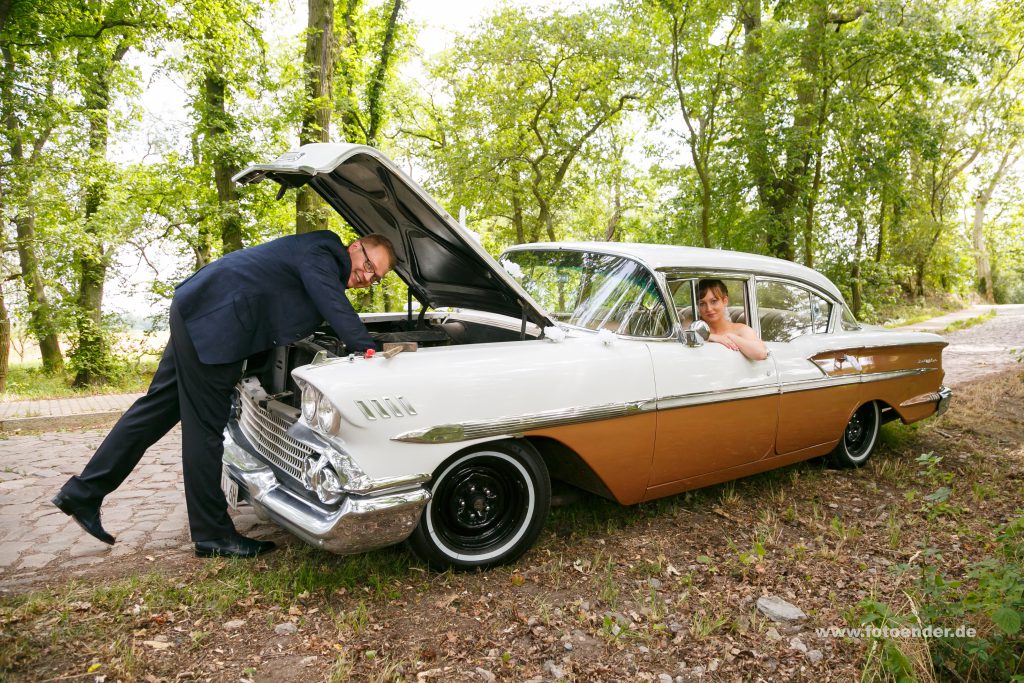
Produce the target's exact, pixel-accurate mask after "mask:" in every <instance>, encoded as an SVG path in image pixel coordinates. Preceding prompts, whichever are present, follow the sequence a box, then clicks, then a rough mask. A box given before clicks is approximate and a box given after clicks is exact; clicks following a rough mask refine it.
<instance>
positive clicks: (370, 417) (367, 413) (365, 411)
mask: <svg viewBox="0 0 1024 683" xmlns="http://www.w3.org/2000/svg"><path fill="white" fill-rule="evenodd" d="M356 405H357V406H358V407H359V410H361V411H362V412H363V416H364V417H366V419H367V420H376V419H377V416H376V415H374V414H373V411H372V410H370V407H369V406H368V405H366V404H365V403H363V402H362V401H356Z"/></svg>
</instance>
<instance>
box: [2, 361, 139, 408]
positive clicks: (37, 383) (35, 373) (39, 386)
mask: <svg viewBox="0 0 1024 683" xmlns="http://www.w3.org/2000/svg"><path fill="white" fill-rule="evenodd" d="M156 366H157V361H156V360H152V361H143V362H142V363H140V364H139V365H138V367H137V368H135V369H131V370H126V371H125V372H123V373H122V374H121V375H119V376H118V377H116V378H114V379H113V380H112V381H111V382H110V383H108V384H104V385H102V386H89V387H74V386H72V382H73V381H74V379H75V378H74V375H73V374H72V373H71V372H66V371H65V372H59V373H55V374H48V373H45V372H43V368H42V365H41V364H40V363H39V362H38V361H36V362H28V363H24V364H13V363H12V364H11V367H10V370H9V372H8V374H7V390H6V391H5V392H3V393H2V394H0V399H2V400H4V401H26V400H38V399H47V398H74V397H79V396H94V395H96V394H128V393H137V392H141V391H145V390H146V387H148V386H149V382H150V380H151V379H152V378H153V373H154V372H156Z"/></svg>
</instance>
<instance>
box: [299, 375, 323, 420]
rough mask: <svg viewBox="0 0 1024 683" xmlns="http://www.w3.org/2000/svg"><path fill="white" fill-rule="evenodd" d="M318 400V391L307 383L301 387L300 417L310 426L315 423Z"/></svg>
mask: <svg viewBox="0 0 1024 683" xmlns="http://www.w3.org/2000/svg"><path fill="white" fill-rule="evenodd" d="M319 400H320V392H319V391H317V390H316V389H314V388H313V387H312V386H311V385H309V384H307V385H306V386H304V387H302V418H303V419H304V420H305V421H306V424H308V425H309V426H310V427H312V426H313V425H315V424H316V422H314V421H313V420H314V418H315V417H316V404H317V402H318V401H319Z"/></svg>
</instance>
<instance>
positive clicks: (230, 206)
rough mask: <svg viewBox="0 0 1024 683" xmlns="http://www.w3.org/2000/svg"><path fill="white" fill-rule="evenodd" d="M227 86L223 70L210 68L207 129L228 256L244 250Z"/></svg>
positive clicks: (206, 89)
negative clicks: (230, 144) (232, 160)
mask: <svg viewBox="0 0 1024 683" xmlns="http://www.w3.org/2000/svg"><path fill="white" fill-rule="evenodd" d="M226 96H227V82H226V80H225V79H224V76H223V74H222V72H221V69H220V68H219V67H214V68H210V69H208V70H207V72H206V76H205V78H204V79H203V99H204V105H205V109H206V111H205V112H204V114H205V116H204V118H205V124H206V125H205V128H206V136H207V140H208V142H209V143H211V144H209V145H208V146H207V149H209V150H210V153H211V155H212V159H211V160H210V161H211V163H212V165H213V180H214V184H215V185H216V188H217V204H218V207H219V209H220V211H219V212H218V215H219V216H220V240H221V244H222V245H223V251H224V253H225V254H227V253H228V252H232V251H236V250H238V249H241V248H242V217H241V215H240V214H239V210H238V191H237V190H236V189H235V184H234V183H233V182H231V177H232V176H233V175H234V174H235V173H237V172H238V169H237V168H235V166H234V165H233V164H231V163H230V160H229V158H228V156H227V154H226V153H225V152H226V150H227V148H228V125H227V124H228V120H229V119H228V112H227V106H226V104H225V99H226Z"/></svg>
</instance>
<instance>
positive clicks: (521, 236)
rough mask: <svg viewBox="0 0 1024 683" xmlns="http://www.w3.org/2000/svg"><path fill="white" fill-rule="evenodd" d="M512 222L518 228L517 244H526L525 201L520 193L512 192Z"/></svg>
mask: <svg viewBox="0 0 1024 683" xmlns="http://www.w3.org/2000/svg"><path fill="white" fill-rule="evenodd" d="M512 224H513V226H515V229H516V244H526V230H525V229H524V228H523V203H522V201H521V200H520V199H519V193H518V192H513V193H512Z"/></svg>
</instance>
